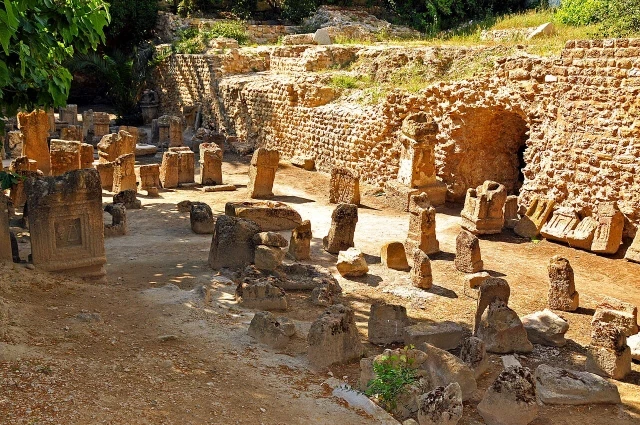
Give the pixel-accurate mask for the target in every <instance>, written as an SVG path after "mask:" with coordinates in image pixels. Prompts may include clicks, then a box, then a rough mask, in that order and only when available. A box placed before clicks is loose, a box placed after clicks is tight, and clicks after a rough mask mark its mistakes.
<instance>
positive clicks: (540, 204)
mask: <svg viewBox="0 0 640 425" xmlns="http://www.w3.org/2000/svg"><path fill="white" fill-rule="evenodd" d="M554 206H555V201H553V200H551V199H544V198H541V197H539V196H537V195H536V196H534V197H533V199H532V201H531V205H529V208H528V209H527V212H526V214H525V215H524V216H522V218H521V219H520V221H518V224H516V227H515V228H514V229H513V230H514V231H515V232H516V233H517V234H518V235H520V236H522V237H523V238H535V237H537V236H538V235H539V234H540V230H541V229H542V226H543V225H544V224H545V223H546V222H547V220H548V219H549V216H550V215H551V213H552V212H553V207H554Z"/></svg>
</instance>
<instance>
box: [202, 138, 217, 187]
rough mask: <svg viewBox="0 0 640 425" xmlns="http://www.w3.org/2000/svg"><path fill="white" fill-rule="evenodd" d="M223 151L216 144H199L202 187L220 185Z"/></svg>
mask: <svg viewBox="0 0 640 425" xmlns="http://www.w3.org/2000/svg"><path fill="white" fill-rule="evenodd" d="M222 155H223V151H222V149H220V147H219V146H218V145H217V144H216V143H202V144H200V182H201V183H202V184H203V185H219V184H222Z"/></svg>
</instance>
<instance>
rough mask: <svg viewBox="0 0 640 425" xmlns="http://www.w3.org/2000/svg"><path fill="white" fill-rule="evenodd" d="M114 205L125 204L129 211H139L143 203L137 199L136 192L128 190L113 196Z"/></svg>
mask: <svg viewBox="0 0 640 425" xmlns="http://www.w3.org/2000/svg"><path fill="white" fill-rule="evenodd" d="M113 203H114V204H123V205H124V206H125V208H126V209H128V210H139V209H140V208H142V202H140V200H139V199H138V198H137V196H136V191H135V190H131V189H127V190H123V191H122V192H118V193H116V194H115V195H113Z"/></svg>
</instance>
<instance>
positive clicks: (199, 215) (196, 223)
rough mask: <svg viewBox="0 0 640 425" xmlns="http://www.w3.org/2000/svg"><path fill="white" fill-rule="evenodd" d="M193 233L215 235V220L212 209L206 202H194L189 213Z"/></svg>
mask: <svg viewBox="0 0 640 425" xmlns="http://www.w3.org/2000/svg"><path fill="white" fill-rule="evenodd" d="M189 221H190V222H191V231H192V232H193V233H198V234H213V230H214V226H215V219H214V218H213V211H212V210H211V207H210V206H209V205H207V204H205V203H204V202H194V203H193V204H191V210H190V211H189Z"/></svg>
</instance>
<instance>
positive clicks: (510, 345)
mask: <svg viewBox="0 0 640 425" xmlns="http://www.w3.org/2000/svg"><path fill="white" fill-rule="evenodd" d="M476 336H477V337H478V338H480V339H482V340H483V341H484V343H485V346H486V349H487V351H488V352H490V353H500V354H503V353H513V352H519V353H530V352H531V351H532V350H533V345H532V344H531V342H530V341H529V339H528V336H527V331H526V330H525V328H524V326H523V325H522V322H521V321H520V318H519V317H518V315H517V314H516V312H515V311H513V310H512V309H510V308H509V307H507V305H506V304H505V303H504V302H503V301H500V300H496V301H494V302H492V303H491V304H490V305H489V307H488V308H487V309H486V310H485V312H484V313H483V314H482V318H481V319H480V325H479V326H478V329H477V331H476Z"/></svg>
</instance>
